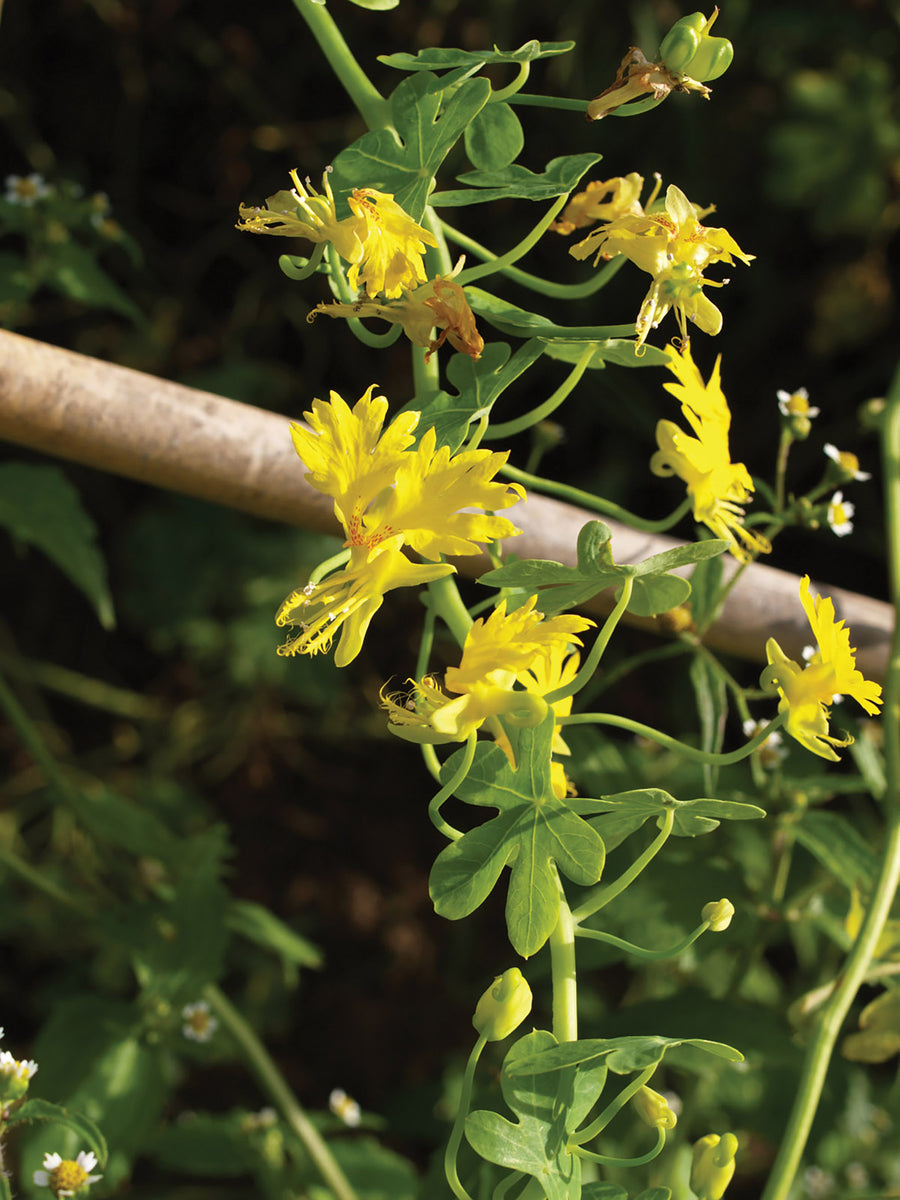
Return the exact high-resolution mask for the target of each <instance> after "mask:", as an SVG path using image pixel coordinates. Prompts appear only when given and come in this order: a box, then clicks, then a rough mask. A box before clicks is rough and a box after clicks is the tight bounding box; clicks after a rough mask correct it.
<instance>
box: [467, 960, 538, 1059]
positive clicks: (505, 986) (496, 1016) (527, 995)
mask: <svg viewBox="0 0 900 1200" xmlns="http://www.w3.org/2000/svg"><path fill="white" fill-rule="evenodd" d="M530 1012H531V988H530V987H529V986H528V982H527V980H526V979H525V976H524V975H523V974H522V972H521V971H520V970H519V968H518V967H510V968H509V970H508V971H504V972H503V974H502V975H498V976H497V978H496V979H495V980H494V982H493V983H492V984H491V986H490V987H489V988H488V990H487V991H486V992H485V993H484V995H483V996H482V997H481V999H480V1000H479V1001H478V1004H477V1006H476V1008H475V1016H474V1017H473V1018H472V1024H473V1025H474V1026H475V1028H476V1029H477V1030H478V1032H479V1033H480V1034H482V1035H483V1036H484V1037H486V1038H487V1040H488V1041H489V1042H502V1041H503V1039H504V1038H505V1037H509V1035H510V1034H511V1033H512V1031H513V1030H514V1029H518V1027H519V1026H520V1025H521V1024H522V1022H523V1021H524V1020H525V1018H526V1017H527V1016H528V1014H529V1013H530Z"/></svg>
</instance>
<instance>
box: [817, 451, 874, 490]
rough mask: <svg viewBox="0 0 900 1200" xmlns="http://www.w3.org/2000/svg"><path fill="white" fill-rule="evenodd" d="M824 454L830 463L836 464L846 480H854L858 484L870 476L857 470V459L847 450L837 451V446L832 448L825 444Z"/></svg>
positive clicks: (866, 472)
mask: <svg viewBox="0 0 900 1200" xmlns="http://www.w3.org/2000/svg"><path fill="white" fill-rule="evenodd" d="M825 453H826V454H827V455H828V457H829V458H830V459H831V461H832V462H834V463H837V465H838V466H839V467H840V468H841V471H843V473H844V475H845V476H846V477H847V480H848V481H849V480H851V479H855V480H857V482H859V483H863V482H864V481H865V480H867V479H871V478H872V476H871V474H870V473H869V472H868V471H861V470H860V469H859V459H858V458H857V457H856V455H855V454H851V453H850V451H849V450H838V448H837V446H833V445H832V444H831V442H826V443H825Z"/></svg>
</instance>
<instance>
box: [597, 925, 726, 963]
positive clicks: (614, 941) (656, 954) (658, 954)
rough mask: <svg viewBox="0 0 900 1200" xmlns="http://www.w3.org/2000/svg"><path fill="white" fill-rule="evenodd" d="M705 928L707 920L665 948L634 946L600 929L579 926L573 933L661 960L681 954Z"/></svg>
mask: <svg viewBox="0 0 900 1200" xmlns="http://www.w3.org/2000/svg"><path fill="white" fill-rule="evenodd" d="M707 929H709V921H704V922H703V923H702V924H700V925H698V926H697V928H696V929H695V930H694V931H693V933H690V934H688V936H687V937H686V938H684V939H683V940H682V941H680V942H679V943H678V944H677V945H676V946H669V947H667V949H665V950H645V949H644V947H643V946H636V945H635V944H634V942H626V941H625V939H624V938H620V937H616V936H615V934H613V933H606V932H605V931H604V930H602V929H582V928H579V929H576V931H575V934H576V937H583V938H588V939H589V941H592V942H604V943H605V944H606V945H608V946H615V948H616V949H617V950H624V951H625V952H626V954H630V955H632V956H633V957H634V958H639V959H641V961H642V962H663V961H665V959H667V958H675V957H676V956H677V955H679V954H682V953H683V952H684V951H685V950H687V948H688V946H692V945H693V944H694V942H696V940H697V939H698V938H699V937H700V936H701V935H702V934H704V933H706V931H707Z"/></svg>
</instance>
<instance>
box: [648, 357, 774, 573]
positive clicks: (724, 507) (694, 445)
mask: <svg viewBox="0 0 900 1200" xmlns="http://www.w3.org/2000/svg"><path fill="white" fill-rule="evenodd" d="M667 353H668V356H669V362H668V367H669V370H670V371H671V372H672V374H673V375H674V376H675V377H676V379H677V380H678V382H677V383H667V384H665V385H664V386H665V389H666V391H668V392H671V393H672V395H673V396H675V398H676V399H677V400H679V401H680V402H681V411H682V413H683V415H684V417H685V419H686V420H687V422H688V424H689V425H690V427H691V429H692V430H693V431H694V436H693V437H692V436H691V435H690V434H689V433H687V432H685V430H683V429H681V428H680V427H679V426H678V425H676V424H675V423H674V422H673V421H660V422H659V424H658V425H657V426H656V440H657V443H658V445H659V450H657V452H656V453H655V454H654V455H653V457H652V458H651V460H650V470H651V471H652V472H653V473H654V475H673V474H674V475H677V476H678V477H679V478H680V479H683V480H684V482H685V483H686V484H687V490H688V495H689V496H690V497H691V499H692V501H693V506H694V519H695V520H697V521H699V522H701V524H703V525H706V526H707V528H708V529H710V530H712V532H713V533H714V534H715V536H716V537H719V538H724V539H725V540H726V541H727V542H729V543H730V548H731V553H732V554H733V555H734V556H735V558H737V559H740V561H741V562H746V561H748V559H749V558H750V557H751V556H752V555H753V554H760V553H762V554H765V553H768V552H769V550H771V548H772V547H771V545H770V543H769V542H768V541H767V540H766V539H765V538H764V537H762V536H761V535H760V534H757V533H753V532H751V531H750V530H749V529H746V528H745V526H744V523H743V518H744V509H743V507H742V505H743V504H744V502H745V501H747V500H748V499H749V498H750V496H751V495H752V494H753V490H754V488H753V480H752V479H751V478H750V472H749V471H748V470H747V468H746V467H745V466H744V464H743V463H733V462H732V461H731V454H730V451H729V448H728V431H729V428H730V426H731V413H730V412H729V409H728V401H727V400H726V399H725V394H724V393H723V391H722V387H721V382H720V375H719V368H720V365H721V361H722V360H721V356H720V357H719V358H717V359H716V365H715V367H714V368H713V373H712V375H711V376H710V378H709V382H708V383H704V382H703V376H702V375H701V374H700V371H699V369H698V368H697V366H696V365H695V363H694V360H693V359H692V358H691V352H690V349H689V348H688V347H687V346H685V347H683V349H682V350H681V352H680V353H679V352H678V351H677V350H675V348H674V347H673V346H669V347H668V350H667Z"/></svg>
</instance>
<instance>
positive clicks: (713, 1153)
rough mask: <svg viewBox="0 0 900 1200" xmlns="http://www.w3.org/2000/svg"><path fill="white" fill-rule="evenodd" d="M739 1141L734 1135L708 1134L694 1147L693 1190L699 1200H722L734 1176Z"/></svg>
mask: <svg viewBox="0 0 900 1200" xmlns="http://www.w3.org/2000/svg"><path fill="white" fill-rule="evenodd" d="M737 1148H738V1140H737V1138H736V1137H735V1136H734V1134H733V1133H723V1134H722V1135H721V1137H720V1136H719V1134H717V1133H708V1134H707V1135H706V1137H702V1138H700V1140H699V1142H695V1143H694V1158H693V1165H692V1166H691V1187H692V1188H693V1189H694V1191H695V1192H696V1193H697V1196H698V1200H722V1197H723V1196H724V1195H725V1189H726V1188H727V1187H728V1185H729V1183H730V1182H731V1177H732V1175H733V1174H734V1156H735V1154H736V1153H737Z"/></svg>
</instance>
